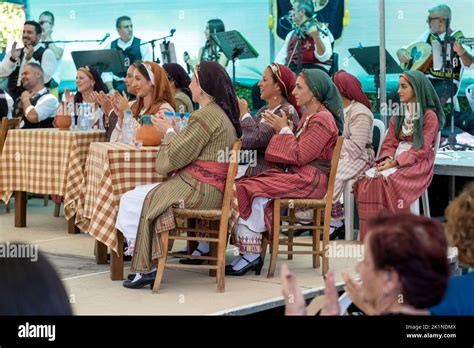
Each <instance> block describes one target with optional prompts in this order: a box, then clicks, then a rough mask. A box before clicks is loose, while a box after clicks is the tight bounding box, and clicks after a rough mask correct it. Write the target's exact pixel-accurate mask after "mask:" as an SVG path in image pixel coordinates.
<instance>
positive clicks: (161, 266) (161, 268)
mask: <svg viewBox="0 0 474 348" xmlns="http://www.w3.org/2000/svg"><path fill="white" fill-rule="evenodd" d="M169 236H170V232H169V231H165V232H162V233H161V245H162V247H163V254H162V255H161V257H160V258H159V259H158V266H157V269H156V278H155V283H154V284H153V290H152V291H153V293H157V292H158V291H159V290H160V285H161V280H162V279H163V273H165V266H166V258H167V257H168V241H169Z"/></svg>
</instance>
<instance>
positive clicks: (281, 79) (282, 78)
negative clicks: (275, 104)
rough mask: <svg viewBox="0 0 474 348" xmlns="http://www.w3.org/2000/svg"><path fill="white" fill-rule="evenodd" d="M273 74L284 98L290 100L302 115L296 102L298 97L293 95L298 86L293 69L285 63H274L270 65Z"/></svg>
mask: <svg viewBox="0 0 474 348" xmlns="http://www.w3.org/2000/svg"><path fill="white" fill-rule="evenodd" d="M268 68H269V69H270V71H271V72H272V74H273V76H274V77H275V79H276V81H277V83H278V86H279V87H280V90H281V93H282V96H283V98H285V99H286V100H288V102H289V103H290V104H291V105H293V107H294V108H295V109H296V111H298V114H300V115H301V112H300V109H299V106H298V104H297V103H296V98H295V96H294V95H293V93H292V92H293V90H294V89H295V86H296V75H295V73H294V72H293V71H291V70H290V68H288V67H287V66H285V65H281V64H278V63H272V64H270V65H269V66H268Z"/></svg>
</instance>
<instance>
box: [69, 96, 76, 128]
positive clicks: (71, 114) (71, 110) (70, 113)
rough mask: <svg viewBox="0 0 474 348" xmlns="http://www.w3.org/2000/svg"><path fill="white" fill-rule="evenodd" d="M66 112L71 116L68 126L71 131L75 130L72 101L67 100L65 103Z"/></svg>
mask: <svg viewBox="0 0 474 348" xmlns="http://www.w3.org/2000/svg"><path fill="white" fill-rule="evenodd" d="M67 112H68V113H69V115H70V116H71V127H70V128H69V129H70V130H71V131H75V130H76V117H75V116H74V103H73V102H69V103H67Z"/></svg>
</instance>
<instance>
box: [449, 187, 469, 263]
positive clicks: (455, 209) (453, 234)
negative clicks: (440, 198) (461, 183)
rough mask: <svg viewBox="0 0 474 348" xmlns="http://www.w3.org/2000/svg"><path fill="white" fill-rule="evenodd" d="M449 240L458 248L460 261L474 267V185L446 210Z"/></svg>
mask: <svg viewBox="0 0 474 348" xmlns="http://www.w3.org/2000/svg"><path fill="white" fill-rule="evenodd" d="M446 217H447V219H448V223H447V230H448V239H449V242H450V244H451V245H452V246H455V247H457V248H458V252H459V261H460V262H461V263H465V264H468V265H470V266H471V267H474V183H470V184H469V185H468V186H466V188H465V189H464V190H463V192H462V193H461V194H460V195H459V196H458V197H457V198H456V199H455V200H453V201H452V202H451V203H450V204H449V206H448V208H447V209H446Z"/></svg>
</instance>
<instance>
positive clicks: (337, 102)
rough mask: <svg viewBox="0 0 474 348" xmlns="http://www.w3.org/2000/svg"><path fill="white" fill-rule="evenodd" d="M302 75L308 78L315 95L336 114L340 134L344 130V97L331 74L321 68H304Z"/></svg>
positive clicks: (307, 81)
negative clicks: (342, 97)
mask: <svg viewBox="0 0 474 348" xmlns="http://www.w3.org/2000/svg"><path fill="white" fill-rule="evenodd" d="M301 76H302V77H303V78H304V79H305V80H306V83H307V84H308V86H309V88H310V89H311V92H313V95H314V96H315V97H316V98H317V99H318V100H319V101H320V102H321V103H322V104H323V105H324V106H325V107H326V109H328V110H329V111H330V112H331V114H332V115H333V116H334V120H335V121H336V125H337V129H338V130H339V134H342V131H343V130H344V121H343V119H344V111H343V108H342V99H341V96H340V95H339V92H338V90H337V87H336V85H334V83H333V82H332V80H331V78H330V77H329V75H328V74H327V73H325V72H324V71H321V70H319V69H303V71H302V72H301Z"/></svg>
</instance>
